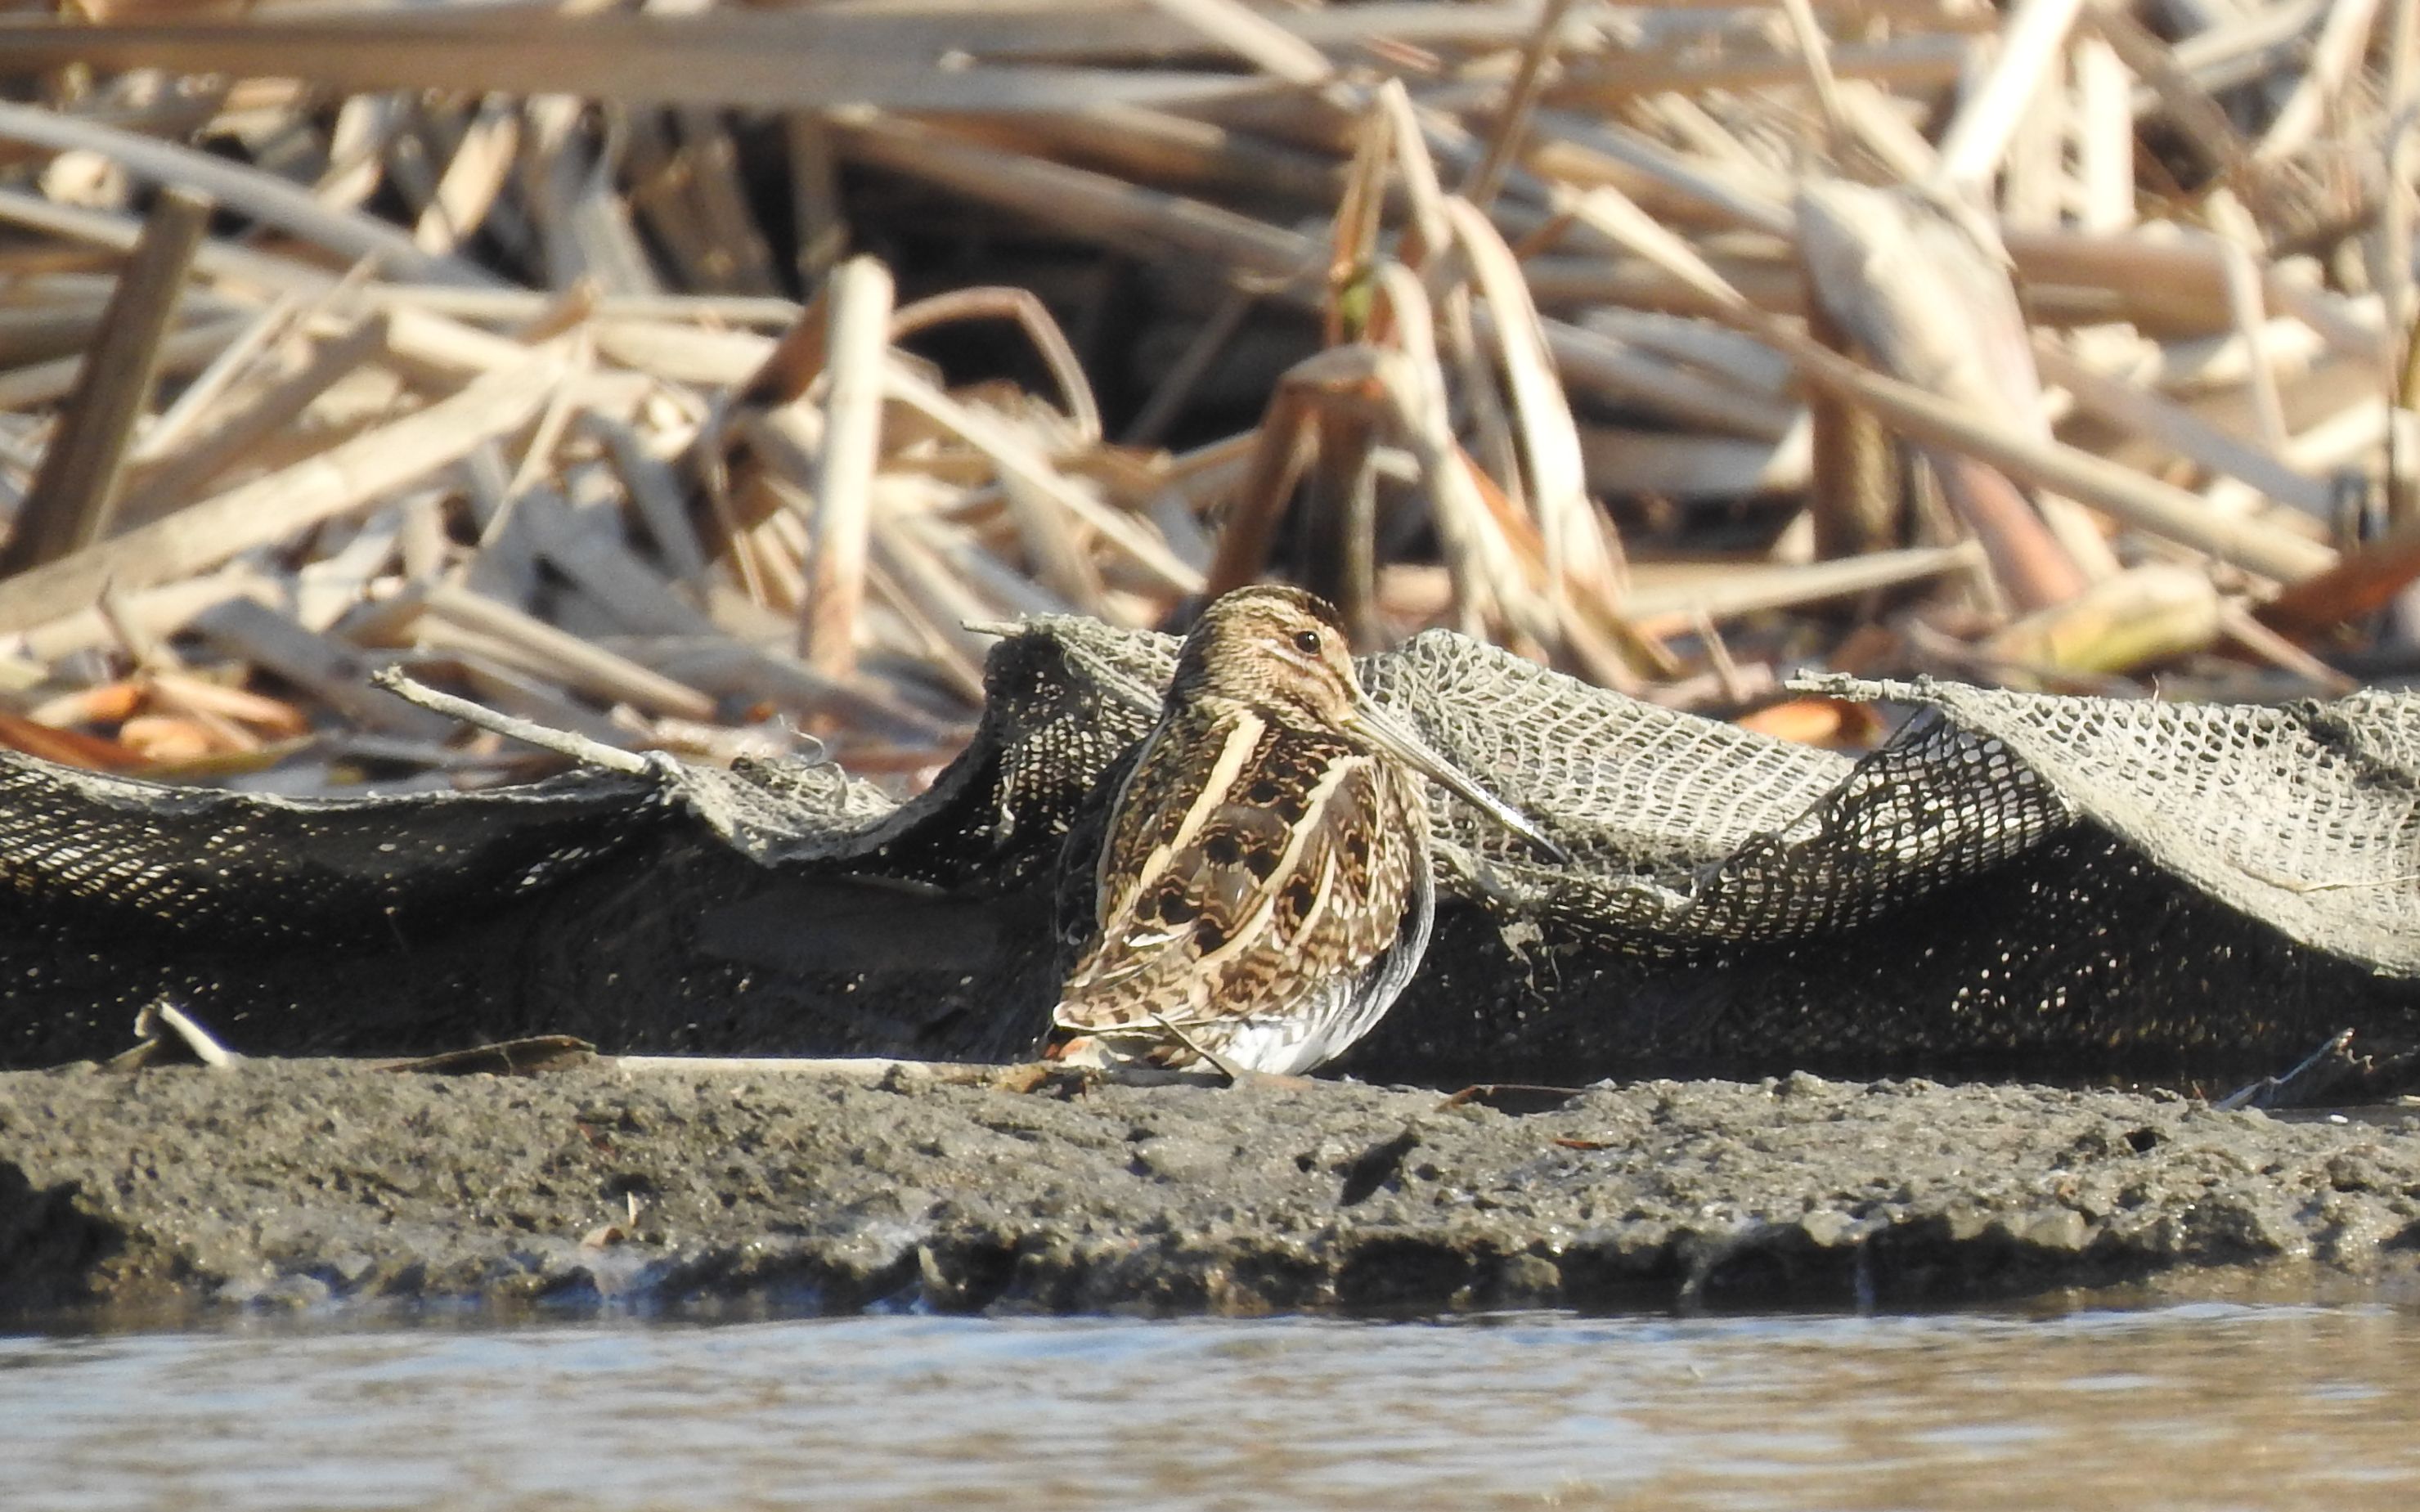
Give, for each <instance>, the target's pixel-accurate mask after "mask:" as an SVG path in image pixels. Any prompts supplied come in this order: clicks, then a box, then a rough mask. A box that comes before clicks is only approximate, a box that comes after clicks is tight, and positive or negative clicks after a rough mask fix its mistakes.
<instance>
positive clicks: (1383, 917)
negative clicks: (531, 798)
mask: <svg viewBox="0 0 2420 1512" xmlns="http://www.w3.org/2000/svg"><path fill="white" fill-rule="evenodd" d="M1423 773H1425V774H1427V775H1428V776H1430V777H1432V778H1435V779H1437V780H1439V781H1440V782H1443V783H1445V784H1446V785H1447V786H1449V787H1450V788H1451V789H1452V790H1453V791H1455V792H1456V793H1457V794H1459V795H1462V796H1464V797H1465V798H1466V799H1468V800H1469V801H1471V802H1473V803H1475V804H1478V805H1479V806H1481V808H1482V809H1484V810H1488V811H1489V812H1491V813H1493V814H1495V816H1496V817H1497V819H1498V820H1499V821H1501V822H1503V823H1506V824H1507V825H1512V827H1514V828H1516V829H1518V830H1520V831H1521V832H1522V833H1525V834H1528V835H1530V836H1531V837H1532V838H1537V837H1536V833H1535V831H1534V830H1531V829H1529V828H1528V825H1527V823H1526V821H1523V820H1522V819H1521V818H1520V817H1519V816H1518V815H1517V814H1514V813H1512V810H1508V809H1506V808H1504V806H1503V805H1501V804H1500V803H1497V802H1496V800H1495V799H1493V798H1492V797H1490V796H1488V795H1486V794H1484V793H1482V792H1481V791H1480V790H1479V789H1478V788H1477V787H1476V786H1475V785H1474V784H1472V783H1471V782H1470V780H1469V779H1467V778H1466V777H1463V776H1462V774H1460V773H1459V772H1456V771H1454V770H1453V769H1452V768H1451V767H1450V766H1449V765H1447V764H1446V763H1445V762H1444V761H1443V760H1442V759H1441V758H1439V757H1438V756H1436V755H1435V753H1434V752H1432V751H1430V750H1429V749H1428V748H1427V747H1426V746H1425V745H1424V744H1422V743H1421V742H1420V740H1419V737H1417V736H1416V735H1414V734H1412V733H1410V732H1409V731H1408V730H1407V729H1405V728H1404V726H1402V725H1401V724H1399V723H1397V722H1396V721H1395V720H1394V719H1392V718H1390V717H1388V716H1386V715H1385V714H1383V713H1382V712H1381V711H1379V710H1378V709H1377V708H1375V707H1374V706H1373V704H1372V703H1371V702H1370V701H1369V699H1368V698H1367V697H1366V696H1365V695H1364V694H1363V693H1362V691H1361V688H1360V685H1359V683H1358V682H1357V681H1356V679H1355V677H1354V673H1353V662H1352V657H1351V656H1350V654H1349V651H1348V649H1347V646H1346V641H1345V636H1344V633H1343V630H1342V626H1341V625H1339V623H1338V621H1337V617H1336V611H1335V610H1334V609H1330V608H1329V607H1328V606H1327V605H1326V604H1325V603H1324V602H1322V601H1321V600H1319V599H1317V598H1314V597H1312V596H1311V594H1306V593H1303V592H1301V591H1300V590H1297V589H1293V588H1283V587H1274V586H1261V587H1253V588H1244V589H1238V590H1236V591H1235V592H1233V593H1231V594H1226V595H1224V596H1223V597H1221V598H1219V599H1218V601H1217V602H1215V603H1213V604H1212V605H1211V606H1210V607H1209V608H1208V609H1205V610H1203V611H1202V618H1201V620H1200V621H1199V622H1197V623H1196V624H1195V625H1194V627H1193V631H1192V633H1191V634H1190V635H1188V636H1187V638H1186V640H1185V645H1184V647H1183V649H1182V650H1181V651H1180V652H1179V653H1178V656H1177V662H1176V673H1175V677H1174V679H1173V681H1172V682H1171V686H1170V687H1169V691H1168V696H1167V699H1166V701H1165V702H1163V704H1162V706H1161V712H1160V717H1159V722H1158V724H1157V725H1156V726H1155V727H1154V729H1153V731H1152V733H1151V734H1150V735H1149V736H1148V737H1147V738H1146V739H1145V741H1144V743H1143V747H1142V750H1141V752H1140V755H1139V756H1138V757H1137V759H1136V762H1135V765H1134V767H1133V770H1132V771H1131V773H1130V774H1129V775H1128V776H1127V778H1126V779H1125V784H1124V786H1123V787H1122V788H1121V789H1120V791H1119V793H1118V795H1117V798H1116V801H1115V804H1114V806H1113V809H1112V810H1111V814H1110V818H1109V836H1108V840H1107V841H1106V843H1105V844H1104V845H1103V847H1102V852H1101V858H1100V862H1099V866H1098V870H1097V872H1096V875H1095V887H1096V894H1097V895H1096V899H1095V904H1094V930H1093V933H1092V934H1091V936H1090V937H1089V939H1088V940H1087V941H1086V943H1085V947H1084V951H1083V955H1082V958H1081V960H1080V961H1079V962H1078V964H1077V966H1076V968H1075V970H1074V971H1073V972H1072V973H1071V974H1070V975H1069V977H1068V980H1067V984H1066V987H1065V990H1064V991H1063V994H1062V995H1061V1001H1060V1003H1059V1006H1058V1008H1057V1009H1056V1010H1055V1011H1053V1013H1052V1015H1051V1024H1052V1035H1051V1040H1050V1043H1049V1045H1048V1048H1047V1052H1046V1053H1047V1054H1048V1055H1050V1056H1051V1057H1053V1058H1057V1059H1063V1060H1068V1061H1073V1062H1077V1063H1080V1064H1094V1065H1108V1064H1117V1063H1125V1062H1138V1061H1139V1062H1142V1063H1147V1064H1154V1065H1161V1066H1186V1065H1190V1064H1192V1063H1194V1062H1195V1061H1196V1060H1198V1059H1199V1058H1200V1057H1201V1056H1202V1055H1204V1054H1206V1055H1208V1056H1210V1057H1215V1058H1216V1059H1217V1060H1218V1061H1219V1062H1221V1063H1222V1064H1223V1065H1225V1066H1227V1067H1231V1068H1233V1069H1238V1070H1250V1071H1264V1072H1300V1071H1308V1070H1310V1069H1311V1067H1313V1066H1316V1065H1318V1064H1320V1063H1321V1062H1322V1061H1325V1060H1328V1059H1331V1058H1333V1057H1336V1056H1337V1055H1339V1054H1341V1053H1342V1051H1343V1049H1344V1048H1345V1047H1346V1046H1347V1045H1349V1044H1351V1043H1352V1042H1353V1041H1356V1040H1357V1039H1359V1038H1360V1037H1361V1036H1362V1035H1364V1034H1366V1033H1368V1032H1369V1030H1370V1028H1371V1027H1372V1026H1374V1025H1375V1024H1376V1023H1377V1022H1378V1019H1379V1018H1380V1017H1381V1016H1382V1015H1383V1014H1384V1013H1385V1012H1386V1011H1387V1009H1388V1006H1389V1005H1390V1004H1391V1003H1393V1001H1394V1000H1395V997H1396V995H1398V994H1400V993H1401V992H1402V991H1403V989H1404V984H1405V983H1406V982H1408V981H1409V980H1411V976H1412V972H1413V971H1414V969H1415V968H1417V967H1418V965H1419V959H1420V955H1421V952H1422V951H1423V950H1425V949H1427V946H1428V937H1429V925H1430V920H1431V917H1432V914H1433V911H1434V899H1433V897H1432V893H1431V888H1430V881H1429V837H1428V810H1427V806H1426V804H1425V802H1424V801H1423V798H1422V795H1421V790H1420V778H1421V774H1423ZM1540 842H1541V843H1544V841H1543V840H1541V841H1540Z"/></svg>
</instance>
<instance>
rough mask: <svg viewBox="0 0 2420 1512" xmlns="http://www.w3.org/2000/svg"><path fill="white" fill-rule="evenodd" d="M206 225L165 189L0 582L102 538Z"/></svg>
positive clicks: (192, 205)
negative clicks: (129, 447)
mask: <svg viewBox="0 0 2420 1512" xmlns="http://www.w3.org/2000/svg"><path fill="white" fill-rule="evenodd" d="M0 108H6V107H0ZM209 216H210V203H209V201H208V200H206V199H203V198H201V197H199V196H197V195H194V194H188V193H183V192H182V191H178V190H171V191H169V192H168V193H163V194H162V195H161V196H160V202H159V204H158V205H157V206H156V207H155V208H153V209H152V212H151V218H150V220H149V222H148V223H147V224H146V226H145V228H144V233H143V239H142V240H141V241H140V242H138V243H137V244H136V246H135V249H134V255H133V257H132V259H130V260H129V261H128V263H127V265H126V270H125V271H124V272H123V273H121V274H120V275H119V276H118V281H117V288H116V292H115V293H114V294H113V295H112V296H111V298H110V301H109V307H108V308H107V309H106V310H105V311H104V312H102V315H101V327H100V329H99V331H97V332H95V333H94V339H93V344H92V347H91V349H90V350H89V351H87V352H86V353H85V363H84V368H83V371H82V372H81V373H80V374H78V376H77V378H76V388H75V393H74V396H73V397H72V398H71V399H70V401H69V405H68V412H67V415H66V417H65V418H64V419H63V420H62V421H61V422H60V424H59V429H58V433H57V435H56V436H55V437H54V438H53V440H52V441H51V447H50V450H49V451H48V452H47V453H45V454H44V455H43V457H42V465H41V469H40V471H37V472H36V473H35V474H34V481H33V485H32V486H31V487H29V488H28V489H27V490H26V492H25V501H24V503H23V505H22V506H21V507H20V508H19V510H18V512H17V522H16V528H15V530H14V531H13V532H11V533H10V534H9V537H8V547H7V548H6V549H5V550H0V578H10V577H14V576H16V575H17V574H19V573H22V572H23V571H25V570H26V569H27V568H29V567H38V566H40V565H42V564H43V563H49V562H55V561H57V560H58V559H59V558H60V557H63V556H65V555H67V554H68V553H69V552H70V551H74V550H77V549H79V548H85V547H88V546H90V545H92V544H93V543H94V542H95V541H98V540H100V539H101V535H102V534H103V533H104V532H106V531H107V530H108V528H109V521H110V517H111V514H112V512H113V510H114V509H115V507H116V499H117V491H118V485H119V477H120V471H121V469H122V468H123V467H124V466H125V462H126V453H127V448H128V445H129V443H130V442H131V441H132V439H133V436H134V424H135V422H136V421H137V420H139V419H141V418H142V415H143V410H144V409H145V407H146V406H147V405H148V404H149V402H150V398H151V384H152V381H153V379H154V378H156V377H157V375H158V373H159V367H160V344H161V340H162V338H163V336H165V335H166V334H167V331H168V322H169V321H170V320H172V319H174V318H175V316H176V313H177V303H178V300H179V299H180V298H182V297H183V294H184V289H185V270H186V268H187V266H188V265H189V264H191V263H192V261H193V257H194V248H195V247H196V246H198V245H199V244H200V242H201V239H202V231H203V228H204V227H205V226H207V225H208V224H209Z"/></svg>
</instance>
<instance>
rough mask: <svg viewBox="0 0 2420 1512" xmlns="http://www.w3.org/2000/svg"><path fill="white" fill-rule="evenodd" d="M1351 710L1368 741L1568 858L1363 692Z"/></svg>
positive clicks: (1518, 832)
mask: <svg viewBox="0 0 2420 1512" xmlns="http://www.w3.org/2000/svg"><path fill="white" fill-rule="evenodd" d="M1353 712H1354V716H1355V718H1356V719H1357V722H1358V723H1359V724H1360V726H1361V733H1362V734H1363V735H1365V736H1367V737H1368V739H1369V741H1370V743H1371V744H1372V745H1373V746H1376V747H1377V748H1379V749H1381V750H1383V751H1385V752H1386V753H1387V754H1388V755H1389V756H1392V757H1394V758H1395V759H1396V760H1398V761H1400V762H1403V763H1404V764H1406V765H1408V766H1410V767H1412V768H1414V769H1415V770H1417V771H1418V772H1419V773H1420V775H1422V776H1423V777H1426V778H1427V779H1429V780H1431V781H1433V782H1435V783H1436V784H1437V785H1438V786H1439V787H1441V788H1444V789H1445V790H1446V791H1447V792H1448V793H1450V794H1452V795H1454V796H1455V797H1457V798H1460V799H1461V800H1462V801H1463V802H1465V803H1466V804H1469V805H1470V806H1471V807H1472V808H1474V809H1476V810H1479V811H1480V812H1481V813H1483V814H1485V815H1486V816H1487V817H1488V818H1490V819H1493V820H1495V821H1496V822H1497V824H1499V825H1503V826H1504V827H1505V828H1506V829H1509V830H1511V831H1512V833H1513V834H1515V835H1518V836H1520V837H1521V838H1522V839H1523V840H1526V841H1528V842H1529V843H1530V844H1532V845H1535V846H1537V847H1538V848H1539V849H1540V850H1542V851H1544V852H1545V853H1546V854H1547V855H1548V856H1553V857H1554V858H1555V859H1556V860H1558V861H1569V860H1570V859H1571V856H1569V855H1568V854H1566V853H1565V852H1564V850H1563V848H1562V847H1561V846H1559V845H1558V844H1556V843H1555V842H1554V841H1551V840H1548V839H1547V838H1546V837H1545V836H1544V834H1542V833H1540V832H1539V829H1538V826H1537V825H1533V824H1531V823H1529V821H1528V818H1527V817H1526V816H1525V815H1523V814H1522V812H1521V810H1518V809H1515V808H1513V807H1512V805H1511V804H1509V803H1506V802H1505V801H1504V800H1503V799H1501V798H1499V797H1497V795H1495V794H1493V793H1490V792H1488V791H1487V790H1486V789H1485V788H1483V787H1481V786H1480V785H1479V784H1478V783H1477V782H1474V781H1472V780H1471V779H1470V778H1469V777H1468V775H1466V773H1465V772H1464V771H1463V770H1462V769H1461V768H1460V767H1458V766H1456V765H1454V764H1452V763H1451V762H1449V761H1447V760H1446V759H1445V758H1444V757H1442V756H1440V755H1438V754H1437V753H1436V752H1435V751H1434V750H1431V749H1430V748H1429V744H1428V742H1427V741H1425V740H1422V739H1421V738H1420V737H1419V736H1418V735H1416V734H1414V733H1412V731H1411V729H1410V727H1409V726H1407V725H1405V724H1404V723H1403V722H1402V721H1400V720H1398V719H1397V718H1396V717H1394V716H1393V715H1391V714H1388V712H1387V711H1385V710H1384V709H1381V708H1379V707H1378V706H1377V705H1376V704H1375V703H1373V702H1370V700H1369V698H1368V696H1367V695H1364V696H1362V697H1360V698H1358V699H1357V700H1355V701H1354V705H1353Z"/></svg>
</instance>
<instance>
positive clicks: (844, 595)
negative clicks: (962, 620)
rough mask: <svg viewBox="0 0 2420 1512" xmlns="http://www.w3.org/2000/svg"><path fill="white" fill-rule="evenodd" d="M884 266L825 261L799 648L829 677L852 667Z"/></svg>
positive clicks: (876, 430) (885, 336)
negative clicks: (825, 332)
mask: <svg viewBox="0 0 2420 1512" xmlns="http://www.w3.org/2000/svg"><path fill="white" fill-rule="evenodd" d="M891 297H892V282H891V271H890V270H889V269H887V268H885V267H883V266H882V264H880V263H879V262H876V261H875V260H874V259H873V258H871V257H853V258H851V259H849V260H848V261H847V262H845V263H843V264H841V265H840V267H838V268H836V269H834V270H832V275H831V287H830V308H831V337H830V343H829V345H828V351H829V356H828V358H827V360H826V370H827V371H828V372H829V373H830V387H829V388H828V389H827V390H826V392H825V397H824V443H823V447H822V449H821V450H820V451H818V452H817V453H816V454H815V469H814V482H813V484H812V487H813V489H814V508H815V517H814V558H813V560H812V562H811V563H810V565H809V568H808V576H807V612H806V620H805V623H804V625H802V626H801V631H800V635H799V654H800V655H801V656H804V657H805V658H806V661H807V665H808V666H810V667H813V668H814V669H815V670H816V671H819V672H822V673H824V674H825V675H827V676H830V677H843V678H845V677H846V676H848V675H849V674H850V673H851V672H853V671H856V669H857V636H858V623H857V622H858V615H859V613H860V612H861V607H862V605H863V603H864V599H865V547H866V532H867V528H868V527H867V518H868V512H869V510H870V509H871V508H872V501H871V496H872V490H873V486H874V467H875V460H876V454H877V453H878V452H879V450H880V447H881V440H882V384H883V365H884V363H885V360H886V353H887V352H888V351H889V348H890V345H891Z"/></svg>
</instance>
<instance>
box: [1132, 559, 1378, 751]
mask: <svg viewBox="0 0 2420 1512" xmlns="http://www.w3.org/2000/svg"><path fill="white" fill-rule="evenodd" d="M1172 691H1173V692H1174V693H1175V695H1176V696H1178V697H1180V698H1188V697H1201V696H1204V695H1207V696H1210V697H1214V698H1228V699H1233V700H1235V701H1236V702H1243V703H1249V704H1251V705H1253V706H1255V707H1258V708H1262V709H1267V710H1272V711H1274V712H1278V713H1280V715H1292V716H1294V717H1297V718H1299V719H1302V720H1306V721H1308V722H1310V723H1311V724H1314V725H1317V726H1321V727H1324V728H1328V729H1339V728H1342V727H1343V726H1345V725H1347V724H1348V723H1349V722H1350V721H1351V719H1352V717H1353V715H1354V711H1355V710H1357V709H1358V708H1360V707H1362V706H1364V705H1365V703H1366V701H1365V700H1364V699H1363V698H1362V696H1361V685H1360V684H1359V683H1358V682H1357V681H1356V680H1355V678H1354V675H1353V652H1352V646H1351V644H1350V642H1349V641H1348V640H1347V639H1346V637H1345V634H1344V625H1343V622H1342V620H1340V619H1339V618H1338V617H1337V613H1336V610H1335V609H1333V608H1331V607H1330V606H1329V605H1328V603H1327V601H1326V599H1323V598H1320V597H1317V596H1316V595H1314V594H1306V593H1304V592H1303V591H1302V590H1301V589H1299V588H1289V587H1286V586H1284V585H1283V584H1280V583H1257V584H1254V585H1253V586H1251V587H1249V588H1238V589H1236V590H1234V591H1233V593H1228V594H1220V595H1219V596H1218V598H1217V599H1215V600H1213V601H1212V602H1211V604H1210V606H1209V607H1208V608H1207V609H1203V610H1202V617H1201V618H1200V619H1198V620H1196V621H1194V622H1193V629H1192V631H1191V633H1189V634H1187V636H1186V638H1185V645H1184V647H1183V649H1181V650H1179V651H1178V652H1177V654H1176V677H1175V682H1174V684H1173V687H1172Z"/></svg>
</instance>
